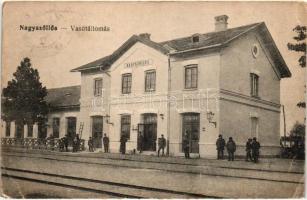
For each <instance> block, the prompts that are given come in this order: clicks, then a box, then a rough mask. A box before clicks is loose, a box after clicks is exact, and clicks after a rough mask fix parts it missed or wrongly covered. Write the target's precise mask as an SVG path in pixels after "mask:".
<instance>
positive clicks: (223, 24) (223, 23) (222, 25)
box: [214, 15, 228, 31]
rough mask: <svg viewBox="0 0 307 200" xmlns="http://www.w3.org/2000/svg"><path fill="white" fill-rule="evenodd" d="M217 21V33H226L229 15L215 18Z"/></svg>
mask: <svg viewBox="0 0 307 200" xmlns="http://www.w3.org/2000/svg"><path fill="white" fill-rule="evenodd" d="M214 19H215V31H225V30H226V29H227V24H228V23H227V20H228V16H227V15H220V16H216V17H214Z"/></svg>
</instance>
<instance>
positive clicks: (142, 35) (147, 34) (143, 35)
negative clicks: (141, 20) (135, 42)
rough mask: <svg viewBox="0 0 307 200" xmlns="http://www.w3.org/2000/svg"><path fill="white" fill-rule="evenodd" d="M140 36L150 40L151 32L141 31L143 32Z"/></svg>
mask: <svg viewBox="0 0 307 200" xmlns="http://www.w3.org/2000/svg"><path fill="white" fill-rule="evenodd" d="M139 36H140V37H141V38H144V39H147V40H150V34H149V33H141V34H139Z"/></svg>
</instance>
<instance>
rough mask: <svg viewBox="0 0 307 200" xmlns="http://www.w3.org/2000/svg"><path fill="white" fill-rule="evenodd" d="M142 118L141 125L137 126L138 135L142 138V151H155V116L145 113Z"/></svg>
mask: <svg viewBox="0 0 307 200" xmlns="http://www.w3.org/2000/svg"><path fill="white" fill-rule="evenodd" d="M142 117H143V124H138V133H139V134H141V135H142V136H143V141H142V145H141V146H142V151H156V141H157V114H154V113H146V114H143V115H142ZM138 139H139V138H138Z"/></svg>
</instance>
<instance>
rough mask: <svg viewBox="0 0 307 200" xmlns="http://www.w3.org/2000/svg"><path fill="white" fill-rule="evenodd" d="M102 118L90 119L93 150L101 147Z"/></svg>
mask: <svg viewBox="0 0 307 200" xmlns="http://www.w3.org/2000/svg"><path fill="white" fill-rule="evenodd" d="M102 131H103V117H102V116H94V117H92V139H93V143H94V147H95V148H101V147H102Z"/></svg>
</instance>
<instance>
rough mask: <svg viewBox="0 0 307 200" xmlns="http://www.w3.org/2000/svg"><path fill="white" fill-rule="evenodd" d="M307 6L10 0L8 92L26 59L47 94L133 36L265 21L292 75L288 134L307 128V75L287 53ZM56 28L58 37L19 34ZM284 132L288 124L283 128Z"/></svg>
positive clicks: (286, 94) (284, 85)
mask: <svg viewBox="0 0 307 200" xmlns="http://www.w3.org/2000/svg"><path fill="white" fill-rule="evenodd" d="M306 8H307V7H306V5H304V4H303V3H297V2H235V3H234V2H117V3H116V2H9V3H8V2H7V3H4V4H3V25H2V27H3V28H2V30H3V32H2V74H1V79H2V80H1V84H2V88H3V87H5V86H6V85H7V82H8V81H9V80H11V79H12V77H13V76H12V74H13V73H14V71H15V70H16V67H17V66H18V65H19V64H20V61H21V60H22V59H23V58H24V57H29V58H30V59H31V63H32V65H33V67H34V68H36V69H38V71H39V73H40V76H41V81H42V83H43V84H44V85H45V86H46V87H47V88H55V87H63V86H71V85H79V84H80V81H81V77H80V73H78V72H70V70H71V69H73V68H76V67H79V66H81V65H83V64H86V63H88V62H91V61H93V60H96V59H98V58H101V57H104V56H106V55H109V54H111V53H112V52H113V51H114V50H116V49H117V48H118V47H119V46H120V45H121V44H122V43H124V42H125V41H126V40H127V39H128V38H129V37H130V36H131V35H133V34H140V33H150V34H151V39H152V40H153V41H156V42H160V41H165V40H170V39H174V38H179V37H185V36H190V35H192V34H194V33H206V32H211V31H214V17H215V16H218V15H223V14H226V15H228V16H229V19H228V27H229V28H231V27H237V26H242V25H247V24H251V23H256V22H265V24H266V26H267V27H268V29H269V31H270V33H271V35H272V37H273V39H274V41H275V43H276V45H277V47H278V49H279V50H280V52H281V55H282V56H283V58H284V59H285V61H286V63H287V65H288V67H289V69H290V71H291V72H292V77H291V78H287V79H282V80H281V104H282V105H285V111H286V124H287V132H288V131H289V130H290V128H291V127H292V126H293V124H294V123H295V122H296V121H299V122H304V111H305V110H304V109H300V108H298V107H297V106H296V104H297V102H299V101H302V100H303V99H304V90H305V89H304V82H305V77H306V76H305V75H306V73H305V69H303V68H301V67H300V66H299V65H298V61H297V60H298V58H299V56H300V54H299V53H297V52H292V51H289V50H288V49H287V43H288V42H294V40H293V39H292V37H293V36H295V33H294V32H293V31H292V29H293V28H294V27H295V26H296V25H298V24H301V25H303V24H305V25H306V19H307V16H306ZM21 25H24V26H31V25H54V26H56V27H57V28H58V30H57V31H34V32H28V31H25V30H20V26H21ZM74 25H75V26H81V25H92V26H107V27H109V28H110V31H108V32H75V31H71V28H70V27H71V26H74ZM281 130H283V123H282V122H281Z"/></svg>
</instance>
